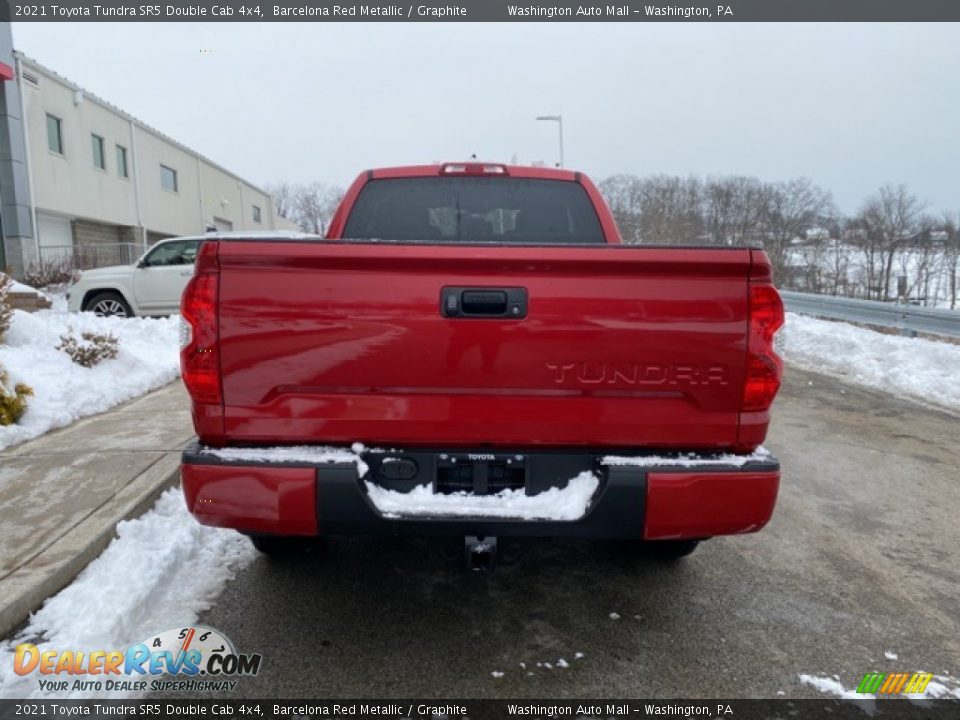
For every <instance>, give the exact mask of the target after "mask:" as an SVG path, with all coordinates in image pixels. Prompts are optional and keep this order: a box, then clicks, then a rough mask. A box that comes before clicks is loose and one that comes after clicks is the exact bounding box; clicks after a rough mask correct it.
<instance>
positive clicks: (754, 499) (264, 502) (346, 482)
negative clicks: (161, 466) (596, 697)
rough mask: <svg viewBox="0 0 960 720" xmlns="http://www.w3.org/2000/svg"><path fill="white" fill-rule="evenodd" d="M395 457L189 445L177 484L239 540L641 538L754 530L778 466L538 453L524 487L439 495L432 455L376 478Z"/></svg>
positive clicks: (769, 500)
mask: <svg viewBox="0 0 960 720" xmlns="http://www.w3.org/2000/svg"><path fill="white" fill-rule="evenodd" d="M398 454H400V455H403V454H404V453H403V452H402V451H395V450H391V451H389V453H385V452H384V451H380V450H372V451H371V450H366V449H365V448H363V447H362V446H359V445H355V446H354V447H353V448H329V447H316V448H309V447H300V448H276V449H256V450H252V449H223V450H215V449H212V448H203V447H199V446H196V445H194V446H192V447H190V448H188V449H187V450H186V451H184V454H183V464H182V466H181V477H182V480H183V489H184V495H185V497H186V500H187V506H188V508H189V510H190V512H191V513H193V515H194V516H195V517H196V518H197V520H199V521H200V522H201V523H203V524H206V525H213V526H217V527H229V528H235V529H237V530H240V531H242V532H248V533H269V534H278V535H317V534H453V535H455V534H469V535H501V536H511V535H526V536H541V537H551V536H579V537H608V538H646V539H674V538H703V537H710V536H713V535H726V534H736V533H744V532H753V531H755V530H759V529H760V528H761V527H763V526H764V525H765V524H766V523H767V522H768V521H769V519H770V516H771V514H772V512H773V508H774V504H775V502H776V496H777V491H778V488H779V478H780V472H779V464H778V463H777V461H776V459H775V458H773V457H772V456H771V455H770V454H769V453H767V452H766V451H765V450H762V449H761V450H759V451H758V452H757V453H754V454H753V455H750V456H730V455H714V456H699V457H698V456H690V455H684V456H615V457H614V456H604V455H603V454H602V453H601V452H589V451H584V452H581V453H576V454H557V453H549V452H544V453H528V454H527V455H526V458H527V461H526V462H527V465H526V470H525V473H526V481H525V486H524V487H519V488H507V489H503V490H500V491H499V492H491V493H490V494H474V493H468V492H437V491H436V489H435V485H434V484H433V483H431V481H430V477H431V475H432V473H434V472H435V469H433V468H432V467H431V466H430V464H429V462H428V459H429V458H432V457H434V456H435V455H436V454H433V453H426V452H422V451H415V452H411V453H409V454H408V455H409V456H410V457H413V458H416V459H418V460H419V467H421V468H422V470H421V474H419V475H417V476H416V477H414V478H412V479H409V478H408V480H409V482H399V481H398V482H399V484H398V483H393V484H392V485H391V482H390V481H389V480H386V479H384V478H385V476H384V474H383V473H382V472H380V468H381V467H385V466H386V463H385V462H384V459H385V455H391V456H396V455H398ZM437 456H438V457H444V458H446V457H447V456H446V455H445V454H440V455H437ZM517 457H519V456H517Z"/></svg>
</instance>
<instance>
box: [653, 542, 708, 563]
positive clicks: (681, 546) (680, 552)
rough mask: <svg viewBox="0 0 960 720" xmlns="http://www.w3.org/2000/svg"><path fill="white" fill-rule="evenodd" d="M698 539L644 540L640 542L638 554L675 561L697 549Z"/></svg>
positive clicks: (664, 560) (659, 559)
mask: <svg viewBox="0 0 960 720" xmlns="http://www.w3.org/2000/svg"><path fill="white" fill-rule="evenodd" d="M699 544H700V541H699V540H646V541H643V542H641V543H640V545H639V547H638V550H639V552H640V555H642V556H643V557H645V558H649V559H650V560H657V561H659V562H675V561H677V560H680V559H681V558H685V557H686V556H687V555H689V554H690V553H692V552H693V551H694V550H696V549H697V545H699Z"/></svg>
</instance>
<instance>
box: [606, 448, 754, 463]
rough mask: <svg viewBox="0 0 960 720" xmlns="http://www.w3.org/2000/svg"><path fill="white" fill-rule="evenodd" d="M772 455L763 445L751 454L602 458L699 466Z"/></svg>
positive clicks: (620, 461) (621, 461) (608, 461)
mask: <svg viewBox="0 0 960 720" xmlns="http://www.w3.org/2000/svg"><path fill="white" fill-rule="evenodd" d="M771 458H772V455H770V451H769V450H767V449H766V448H765V447H763V446H762V445H761V446H760V447H758V448H757V449H756V450H754V451H753V452H752V453H750V454H749V455H733V454H731V453H718V454H716V455H698V454H696V453H681V454H679V455H641V456H639V457H625V456H620V455H607V456H605V457H604V458H602V459H601V460H600V462H601V463H602V464H603V465H639V466H640V467H650V466H654V465H659V466H674V467H698V466H703V465H733V466H735V467H743V466H744V465H746V464H747V463H751V462H764V461H767V460H770V459H771Z"/></svg>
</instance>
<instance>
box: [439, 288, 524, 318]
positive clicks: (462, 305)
mask: <svg viewBox="0 0 960 720" xmlns="http://www.w3.org/2000/svg"><path fill="white" fill-rule="evenodd" d="M440 313H441V314H442V315H443V316H444V317H458V318H505V319H511V320H513V319H515V320H520V319H522V318H525V317H526V316H527V289H526V288H517V287H511V288H465V287H445V288H443V290H442V291H441V292H440Z"/></svg>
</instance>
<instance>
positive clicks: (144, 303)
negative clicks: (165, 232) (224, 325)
mask: <svg viewBox="0 0 960 720" xmlns="http://www.w3.org/2000/svg"><path fill="white" fill-rule="evenodd" d="M203 239H204V238H203V237H180V238H170V239H169V240H161V241H160V242H158V243H157V244H156V245H153V246H152V247H151V248H150V249H149V250H147V252H146V253H144V254H143V256H142V257H141V258H140V259H139V260H138V261H137V262H136V263H135V264H133V265H116V266H114V267H105V268H97V269H95V270H84V271H83V272H82V273H80V276H79V278H78V280H77V282H76V283H74V284H73V285H71V286H70V287H69V288H68V289H67V305H68V307H69V308H70V310H71V311H72V312H79V311H81V310H88V311H90V312H95V313H96V314H97V315H119V316H121V317H130V316H132V315H172V314H175V313H178V312H179V311H180V295H181V294H183V288H184V287H185V286H186V284H187V281H188V280H189V279H190V278H191V277H192V276H193V264H194V261H195V260H196V257H197V250H198V249H199V247H200V243H201V242H203Z"/></svg>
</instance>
